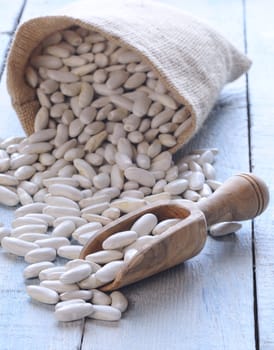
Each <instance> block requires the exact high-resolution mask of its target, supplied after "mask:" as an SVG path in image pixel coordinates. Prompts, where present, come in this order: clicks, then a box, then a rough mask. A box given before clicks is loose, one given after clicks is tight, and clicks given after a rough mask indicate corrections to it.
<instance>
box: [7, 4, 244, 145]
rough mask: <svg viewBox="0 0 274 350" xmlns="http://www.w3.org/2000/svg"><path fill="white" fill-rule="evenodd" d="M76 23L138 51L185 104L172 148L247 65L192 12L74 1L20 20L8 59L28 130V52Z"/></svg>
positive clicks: (15, 99) (31, 97) (31, 105)
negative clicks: (183, 126) (185, 117)
mask: <svg viewBox="0 0 274 350" xmlns="http://www.w3.org/2000/svg"><path fill="white" fill-rule="evenodd" d="M72 25H79V26H82V27H84V28H87V29H89V30H96V31H98V32H100V33H102V34H103V35H105V36H106V37H107V38H108V39H110V40H113V41H115V42H117V43H119V44H120V45H123V46H126V47H129V48H130V49H132V50H135V51H137V52H138V53H139V54H140V55H141V56H142V57H143V59H144V60H145V61H146V62H147V63H148V64H150V65H151V66H152V67H153V68H154V70H155V71H156V72H157V73H158V75H159V76H160V77H161V78H162V81H163V82H164V84H165V85H166V87H168V88H169V89H170V90H172V91H173V93H174V94H175V96H176V97H177V99H178V100H179V101H180V102H181V103H182V104H184V105H185V106H187V108H188V109H189V111H190V113H191V117H192V125H191V127H190V128H189V129H187V130H186V131H185V132H184V133H183V134H182V135H180V137H179V138H178V144H177V145H176V146H175V147H173V148H172V149H171V151H172V152H175V151H176V150H177V149H178V148H179V147H180V146H181V145H183V144H184V143H186V142H187V141H188V140H189V139H190V138H191V137H192V136H193V135H194V134H195V133H196V132H197V131H198V130H199V129H200V127H201V126H202V124H203V122H204V121H205V119H206V117H207V116H208V114H209V112H210V110H211V108H212V107H213V105H214V103H215V101H216V99H217V97H218V94H219V92H220V90H221V89H222V88H223V86H224V84H226V83H227V82H231V81H233V80H234V79H237V78H238V77H239V76H240V75H241V74H243V73H244V72H245V71H246V70H247V69H248V68H249V66H250V61H249V59H248V58H247V57H246V56H244V55H243V54H241V53H240V52H239V51H238V50H237V49H236V48H235V47H234V46H232V45H231V44H230V43H229V42H228V41H227V40H226V39H225V38H223V37H222V36H221V35H220V34H218V33H217V32H216V31H215V30H213V29H211V28H210V27H208V26H207V25H206V24H204V23H202V22H200V21H199V20H197V19H195V18H193V17H192V16H190V15H188V14H185V13H183V12H181V11H179V10H178V9H177V8H172V7H169V6H166V5H162V4H159V3H152V2H147V1H138V0H135V1H117V0H115V1H113V0H111V1H110V0H93V1H89V0H87V1H85V0H84V1H78V2H76V3H74V4H72V5H71V6H69V7H67V8H66V9H64V10H62V11H61V12H56V13H55V14H54V15H53V16H45V17H38V18H34V19H31V20H29V21H27V22H25V23H24V24H22V25H21V26H20V27H19V29H18V31H17V33H16V35H15V39H14V41H13V44H12V47H11V50H10V54H9V57H8V64H7V86H8V91H9V94H10V95H11V99H12V104H13V106H14V108H15V110H16V112H17V114H18V116H19V118H20V121H21V123H22V126H23V128H24V130H25V131H26V133H27V134H30V133H32V132H33V122H34V118H35V114H36V112H37V111H38V108H39V103H38V101H37V98H36V95H35V90H34V89H32V88H30V87H29V86H28V85H26V83H25V80H24V69H25V67H26V65H27V62H28V59H29V57H30V55H31V52H32V51H33V49H35V47H36V46H37V45H38V44H39V43H40V42H41V41H42V40H43V39H44V38H45V37H47V36H48V35H50V34H52V33H53V32H55V31H58V30H62V29H65V28H68V27H70V26H72Z"/></svg>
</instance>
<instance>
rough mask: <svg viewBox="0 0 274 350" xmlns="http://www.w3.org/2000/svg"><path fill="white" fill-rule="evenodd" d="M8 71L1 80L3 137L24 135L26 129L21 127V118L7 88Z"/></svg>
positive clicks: (0, 128)
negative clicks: (12, 103)
mask: <svg viewBox="0 0 274 350" xmlns="http://www.w3.org/2000/svg"><path fill="white" fill-rule="evenodd" d="M6 79H7V77H6V71H4V74H3V76H2V79H1V82H0V95H1V101H0V104H1V107H0V110H1V123H0V136H1V138H3V139H4V138H7V137H10V136H24V131H23V129H22V127H21V124H20V122H19V119H18V118H17V116H16V113H15V111H14V110H13V108H12V105H11V101H10V96H9V94H8V92H7V88H6Z"/></svg>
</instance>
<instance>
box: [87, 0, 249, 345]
mask: <svg viewBox="0 0 274 350" xmlns="http://www.w3.org/2000/svg"><path fill="white" fill-rule="evenodd" d="M169 3H173V4H174V5H177V6H178V7H181V8H183V9H185V10H187V11H189V12H191V13H193V14H195V15H198V16H202V17H204V18H206V19H207V20H208V21H209V22H210V23H211V24H212V25H213V26H215V27H217V28H218V29H219V30H221V31H223V32H224V33H226V34H227V37H229V38H230V39H231V40H233V41H234V39H235V42H236V44H237V45H238V46H239V47H241V48H242V49H243V42H244V40H243V31H242V8H241V4H240V2H239V1H232V2H229V3H225V2H217V1H210V2H209V1H207V2H204V1H202V0H201V1H198V0H196V1H191V2H189V1H169ZM246 117H247V113H246V101H245V79H244V78H242V79H240V80H238V81H237V82H236V83H234V84H231V85H230V86H229V87H227V88H226V89H225V90H224V92H223V94H222V97H221V98H220V100H219V103H218V104H217V106H216V108H215V110H214V111H213V113H212V114H211V116H210V118H209V119H208V121H207V122H206V124H205V125H204V127H203V129H202V131H201V132H200V133H199V135H198V136H197V137H195V139H194V140H193V141H192V142H191V143H190V144H189V145H188V146H187V147H186V148H185V150H184V153H188V152H190V151H191V149H194V148H196V147H218V148H219V155H218V160H217V163H216V168H217V172H218V178H219V179H222V180H224V179H225V178H227V177H228V176H230V175H232V174H233V173H235V172H238V171H248V167H249V166H248V162H249V159H248V135H247V118H246ZM228 130H229V131H230V133H229V134H228ZM231 130H233V135H232V133H231ZM124 292H125V294H126V295H127V296H128V298H129V301H130V306H129V310H128V311H127V312H126V313H125V315H124V317H123V319H122V320H121V321H120V322H119V324H116V323H115V324H111V325H110V324H107V323H104V322H99V321H97V322H95V321H91V320H88V321H87V322H86V326H85V334H84V338H83V347H82V349H83V350H87V349H89V348H90V347H91V346H92V348H93V349H94V350H97V349H100V350H105V349H110V348H115V349H117V350H120V349H126V348H130V349H132V350H135V349H136V350H137V349H157V350H158V349H160V350H161V349H182V348H184V349H188V350H198V349H216V350H217V349H218V350H219V349H237V350H238V349H255V337H254V315H253V278H252V254H251V227H250V223H246V224H245V226H244V228H243V229H242V230H241V232H240V233H239V234H237V235H232V236H230V237H227V238H225V239H220V240H214V239H208V242H207V244H206V247H205V249H204V250H203V252H202V253H201V254H200V255H199V256H198V257H196V258H194V259H192V260H190V261H189V262H187V263H186V264H184V265H180V266H177V267H176V268H174V269H171V270H169V271H166V272H164V273H162V274H161V275H158V276H154V277H152V278H150V279H148V280H146V281H142V282H139V283H137V284H135V285H132V286H129V287H127V288H124ZM239 340H240V341H239Z"/></svg>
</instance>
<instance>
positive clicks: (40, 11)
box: [22, 0, 73, 22]
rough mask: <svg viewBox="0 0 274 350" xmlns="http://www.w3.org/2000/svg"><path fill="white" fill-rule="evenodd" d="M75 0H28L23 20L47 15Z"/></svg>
mask: <svg viewBox="0 0 274 350" xmlns="http://www.w3.org/2000/svg"><path fill="white" fill-rule="evenodd" d="M71 2H73V0H56V1H48V0H28V1H27V3H26V7H25V11H24V12H23V16H22V21H23V22H24V21H26V20H28V19H30V18H32V17H38V16H47V15H50V14H52V13H53V11H54V10H56V9H60V8H62V7H65V6H67V5H68V4H69V3H71Z"/></svg>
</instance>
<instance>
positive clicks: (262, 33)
mask: <svg viewBox="0 0 274 350" xmlns="http://www.w3.org/2000/svg"><path fill="white" fill-rule="evenodd" d="M272 14H273V3H272V2H269V1H267V0H263V1H258V0H254V1H248V2H247V3H246V22H247V23H246V24H247V49H248V54H249V55H250V57H251V58H252V59H253V62H254V63H253V68H252V70H251V71H250V74H249V100H250V115H251V146H252V147H251V151H252V168H253V171H254V172H255V173H257V174H259V175H260V176H262V177H263V178H264V179H265V181H266V182H267V184H268V186H269V188H270V198H272V199H273V196H274V179H273V170H274V168H273V159H274V158H273V149H274V139H273V134H274V119H273V117H272V116H273V87H272V82H273V80H274V62H273V55H274V46H273V39H274V23H273V18H272V17H273V16H272ZM273 210H274V202H273V200H271V201H270V205H269V208H268V210H267V211H266V212H265V214H263V215H262V216H261V217H260V218H258V219H257V220H255V223H254V235H255V237H254V238H255V258H256V281H257V298H258V324H259V348H260V349H262V350H272V349H274V331H273V330H274V317H273V315H274V301H273V291H274V279H273V275H274V264H273V261H274V243H273V232H274V221H273Z"/></svg>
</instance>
